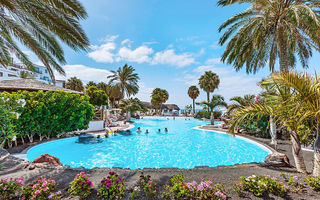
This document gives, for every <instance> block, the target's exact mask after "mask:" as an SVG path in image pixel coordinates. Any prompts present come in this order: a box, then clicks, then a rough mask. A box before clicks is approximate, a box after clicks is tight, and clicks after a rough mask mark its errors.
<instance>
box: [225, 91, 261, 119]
mask: <svg viewBox="0 0 320 200" xmlns="http://www.w3.org/2000/svg"><path fill="white" fill-rule="evenodd" d="M255 98H256V96H255V95H250V94H248V95H244V97H240V96H235V97H232V98H230V101H231V102H232V103H231V104H229V106H228V110H227V114H228V115H230V114H231V113H232V112H236V111H237V109H239V108H243V107H245V106H248V105H250V104H252V103H254V101H255Z"/></svg>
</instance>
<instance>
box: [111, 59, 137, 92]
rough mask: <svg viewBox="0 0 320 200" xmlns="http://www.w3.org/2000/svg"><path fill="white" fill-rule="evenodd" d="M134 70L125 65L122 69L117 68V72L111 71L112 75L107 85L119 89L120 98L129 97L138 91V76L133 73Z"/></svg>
mask: <svg viewBox="0 0 320 200" xmlns="http://www.w3.org/2000/svg"><path fill="white" fill-rule="evenodd" d="M134 71H135V69H134V68H133V67H132V66H128V65H127V64H125V65H124V66H123V67H122V68H121V67H119V69H118V70H117V71H111V73H112V75H110V76H108V78H110V81H109V83H110V84H112V85H116V86H118V87H119V88H120V91H121V94H122V96H123V97H124V96H127V97H130V96H131V95H135V94H137V93H138V91H139V86H138V81H139V79H140V78H139V75H138V74H137V73H134Z"/></svg>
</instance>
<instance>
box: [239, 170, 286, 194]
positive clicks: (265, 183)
mask: <svg viewBox="0 0 320 200" xmlns="http://www.w3.org/2000/svg"><path fill="white" fill-rule="evenodd" d="M233 189H234V190H235V191H236V192H237V193H238V194H241V193H242V191H249V192H252V193H253V195H255V196H258V197H260V196H264V195H267V194H268V193H272V194H274V195H277V196H284V195H285V194H286V192H287V189H286V188H285V187H284V186H283V185H282V184H281V183H279V182H278V181H277V179H275V178H271V177H269V176H255V175H252V176H248V177H245V176H241V177H240V181H239V182H235V183H234V185H233Z"/></svg>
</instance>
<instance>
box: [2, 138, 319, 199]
mask: <svg viewBox="0 0 320 200" xmlns="http://www.w3.org/2000/svg"><path fill="white" fill-rule="evenodd" d="M245 137H248V138H251V139H254V140H256V141H258V142H260V143H264V144H267V145H268V144H269V142H270V140H268V139H261V138H253V137H250V136H245ZM278 151H279V152H282V153H285V154H287V155H288V157H289V159H290V163H291V164H292V165H294V162H293V157H292V154H291V146H290V144H289V142H288V141H279V147H278ZM303 153H304V157H305V161H306V164H307V169H308V171H309V172H311V170H312V161H313V153H312V152H307V151H304V152H303ZM0 164H2V165H4V166H5V167H6V169H4V170H1V171H0V178H5V177H23V178H24V180H25V182H26V183H29V182H31V181H33V180H35V179H36V178H37V177H39V176H45V177H47V178H52V179H54V180H55V181H56V182H57V183H58V189H59V190H61V191H62V192H63V193H64V194H65V197H64V198H63V199H77V198H72V197H69V196H68V195H67V194H66V190H67V188H68V184H69V182H70V181H72V179H73V178H74V176H75V175H76V174H77V173H79V172H80V171H85V172H86V173H89V174H91V180H92V182H93V183H94V185H95V188H97V185H98V184H99V182H100V180H101V179H102V178H103V177H106V176H108V175H107V174H108V172H109V171H115V172H117V173H118V174H119V175H120V176H121V177H123V178H125V180H126V184H127V188H132V187H133V186H134V185H135V184H136V182H137V180H138V179H139V176H140V174H141V172H143V173H144V174H145V175H150V176H151V177H152V179H153V180H154V181H156V182H157V185H158V188H157V190H158V191H159V192H160V193H161V191H163V188H164V185H165V184H168V183H169V181H170V178H171V177H172V176H173V175H175V174H178V173H182V174H184V175H185V177H186V181H192V180H196V181H200V180H201V178H212V179H213V180H214V182H215V183H220V184H223V185H224V186H225V189H226V191H227V195H228V199H308V200H316V199H319V200H320V192H314V191H312V190H310V189H305V190H303V191H301V192H299V193H289V194H288V196H286V197H284V198H280V197H276V196H272V195H270V196H269V197H263V198H258V197H254V196H253V195H251V194H249V193H246V195H245V196H244V197H241V198H240V197H238V196H237V194H236V193H235V192H234V191H233V190H232V188H231V187H232V183H233V181H234V180H237V179H238V177H239V176H249V175H252V174H255V175H271V176H274V177H278V178H279V180H280V181H282V179H281V178H280V176H279V175H280V173H281V172H285V173H289V174H296V175H298V176H299V177H301V178H302V177H304V176H305V175H303V174H297V173H296V172H295V169H294V168H277V169H271V168H264V167H260V166H259V165H258V164H245V165H235V166H221V167H200V168H194V169H175V168H170V169H143V170H129V169H119V168H113V169H106V168H101V169H100V168H94V169H91V170H85V169H79V168H74V169H73V168H60V169H58V168H57V169H45V168H36V169H34V170H29V169H27V168H24V166H25V163H23V162H22V161H21V160H20V159H16V158H13V157H11V156H9V157H6V158H4V159H0ZM127 196H128V195H126V197H125V199H128V197H127ZM88 199H90V200H94V199H98V198H97V196H96V192H94V193H93V194H92V195H91V196H90V197H89V198H88ZM142 199H143V198H142ZM158 199H160V195H159V198H158Z"/></svg>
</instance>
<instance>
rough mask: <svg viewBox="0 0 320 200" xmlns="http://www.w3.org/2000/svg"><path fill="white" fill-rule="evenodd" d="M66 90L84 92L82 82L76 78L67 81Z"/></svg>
mask: <svg viewBox="0 0 320 200" xmlns="http://www.w3.org/2000/svg"><path fill="white" fill-rule="evenodd" d="M66 88H67V89H70V90H75V91H78V92H83V90H84V87H83V83H82V81H81V80H80V79H78V78H77V77H71V78H70V79H68V81H67V83H66Z"/></svg>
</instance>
